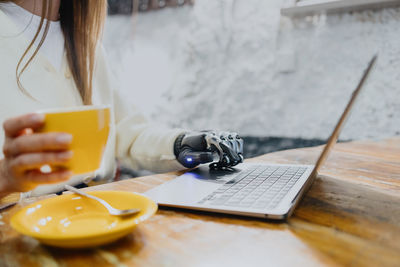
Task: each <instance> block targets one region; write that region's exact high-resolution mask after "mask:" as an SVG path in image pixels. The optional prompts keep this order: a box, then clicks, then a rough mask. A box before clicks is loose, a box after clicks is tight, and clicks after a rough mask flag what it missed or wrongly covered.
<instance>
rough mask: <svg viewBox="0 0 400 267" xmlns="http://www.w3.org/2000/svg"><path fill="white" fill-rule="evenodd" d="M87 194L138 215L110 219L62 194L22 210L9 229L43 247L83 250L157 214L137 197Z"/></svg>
mask: <svg viewBox="0 0 400 267" xmlns="http://www.w3.org/2000/svg"><path fill="white" fill-rule="evenodd" d="M89 194H92V195H94V196H97V197H100V198H102V199H104V200H105V201H107V202H108V203H110V204H111V205H112V206H113V207H115V208H117V209H131V208H139V209H140V210H141V211H140V212H139V213H138V214H135V215H132V216H126V217H121V216H112V215H109V213H108V211H107V210H106V208H105V207H103V206H102V205H101V204H100V203H98V202H97V201H95V200H92V199H89V198H85V197H81V196H78V195H76V194H66V195H62V196H57V197H53V198H49V199H44V200H41V201H38V202H35V203H33V204H31V205H29V206H27V207H25V208H23V209H22V210H20V211H18V212H17V213H16V214H15V215H14V216H13V217H12V218H11V226H12V227H13V228H14V229H15V230H16V231H18V232H20V233H21V234H24V235H28V236H31V237H34V238H36V239H38V240H39V241H40V242H42V243H44V244H47V245H51V246H56V247H64V248H83V247H92V246H98V245H103V244H106V243H109V242H112V241H115V240H117V239H119V238H121V237H123V236H124V235H126V234H128V233H130V232H131V231H132V230H133V228H135V226H136V225H137V224H139V223H140V222H142V221H144V220H146V219H147V218H149V217H150V216H152V215H153V214H154V213H155V212H156V211H157V204H155V203H154V202H153V201H152V200H150V199H149V198H147V197H145V196H143V195H140V194H135V193H130V192H122V191H96V192H90V193H89Z"/></svg>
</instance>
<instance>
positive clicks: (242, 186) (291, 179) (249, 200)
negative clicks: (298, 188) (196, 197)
mask: <svg viewBox="0 0 400 267" xmlns="http://www.w3.org/2000/svg"><path fill="white" fill-rule="evenodd" d="M306 170H307V168H305V167H294V166H283V167H281V166H279V167H278V166H265V165H254V166H251V167H250V168H248V169H246V170H244V171H242V172H240V173H239V174H238V175H237V176H236V177H234V178H233V179H232V180H230V181H228V182H227V183H225V184H224V185H223V186H221V187H220V188H218V189H217V190H215V191H214V192H212V193H211V194H209V195H208V196H207V197H205V198H204V199H202V200H201V201H199V202H198V203H199V204H207V205H218V206H220V205H223V206H234V207H244V208H256V209H265V208H268V209H273V208H275V207H276V206H277V205H278V204H279V202H280V201H281V200H282V199H283V198H284V197H285V195H286V194H287V193H288V192H289V190H290V189H291V188H292V187H293V185H294V184H295V183H296V182H297V181H298V180H299V178H300V177H301V176H302V175H303V173H304V172H305V171H306Z"/></svg>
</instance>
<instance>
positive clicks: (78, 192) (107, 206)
mask: <svg viewBox="0 0 400 267" xmlns="http://www.w3.org/2000/svg"><path fill="white" fill-rule="evenodd" d="M65 189H67V190H68V191H72V192H74V193H76V194H78V195H81V196H84V197H88V198H91V199H94V200H97V201H98V202H100V203H101V204H103V205H104V206H105V207H106V208H107V209H108V211H109V212H110V213H113V211H114V210H115V209H114V208H113V207H112V206H111V205H110V204H108V203H107V202H106V201H104V200H103V199H101V198H98V197H95V196H92V195H89V194H86V193H85V192H82V191H80V190H78V189H77V188H75V187H73V186H70V185H67V184H66V185H65Z"/></svg>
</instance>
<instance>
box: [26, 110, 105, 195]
mask: <svg viewBox="0 0 400 267" xmlns="http://www.w3.org/2000/svg"><path fill="white" fill-rule="evenodd" d="M39 113H42V114H44V115H45V123H44V126H43V127H42V128H40V129H38V131H37V132H39V133H44V132H65V133H69V134H71V135H72V143H71V145H70V149H71V150H72V152H73V156H72V158H71V160H69V161H68V162H67V163H66V164H65V165H63V166H44V167H42V169H46V167H47V168H50V169H57V168H68V169H69V170H71V171H72V173H73V176H76V175H79V176H85V175H93V174H94V172H95V171H96V170H98V169H99V168H100V165H101V161H102V158H103V152H104V150H105V148H106V145H107V140H108V136H109V132H110V123H111V119H110V116H111V115H110V108H109V107H108V106H83V107H74V108H64V109H55V110H47V111H46V110H44V111H39ZM38 185H39V184H31V185H27V188H26V190H27V191H28V190H31V189H33V188H35V187H36V186H38Z"/></svg>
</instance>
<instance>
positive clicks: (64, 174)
mask: <svg viewBox="0 0 400 267" xmlns="http://www.w3.org/2000/svg"><path fill="white" fill-rule="evenodd" d="M71 176H72V172H71V171H68V170H58V171H54V172H51V173H42V172H40V171H38V170H33V171H29V172H27V173H26V174H25V176H24V180H25V181H27V182H32V183H44V184H52V183H59V182H63V181H66V180H68V178H70V177H71Z"/></svg>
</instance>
